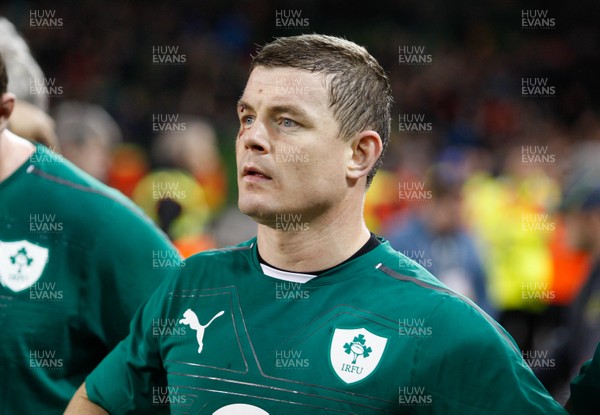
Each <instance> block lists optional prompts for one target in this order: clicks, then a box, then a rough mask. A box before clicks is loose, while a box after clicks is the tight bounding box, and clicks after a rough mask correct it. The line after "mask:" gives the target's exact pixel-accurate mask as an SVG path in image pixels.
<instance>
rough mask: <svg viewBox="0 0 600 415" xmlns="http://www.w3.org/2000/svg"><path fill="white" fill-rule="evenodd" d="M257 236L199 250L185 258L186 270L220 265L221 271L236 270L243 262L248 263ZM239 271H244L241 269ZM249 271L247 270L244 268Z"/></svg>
mask: <svg viewBox="0 0 600 415" xmlns="http://www.w3.org/2000/svg"><path fill="white" fill-rule="evenodd" d="M255 243H256V238H252V239H250V240H247V241H244V242H241V243H239V244H237V245H233V246H226V247H223V248H217V249H210V250H207V251H202V252H198V253H196V254H194V255H192V256H190V257H189V258H187V259H186V260H185V270H186V271H198V270H200V269H206V268H209V269H210V268H211V267H220V269H221V272H225V271H228V270H235V269H236V268H239V267H240V266H241V264H247V265H249V264H248V260H249V258H250V255H251V252H252V249H253V247H254V244H255ZM239 271H242V270H241V269H239ZM244 271H246V272H247V270H244Z"/></svg>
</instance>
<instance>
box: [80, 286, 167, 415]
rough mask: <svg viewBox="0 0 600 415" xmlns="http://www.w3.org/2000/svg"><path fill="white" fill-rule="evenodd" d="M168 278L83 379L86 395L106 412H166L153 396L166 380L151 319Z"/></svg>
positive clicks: (162, 303)
mask: <svg viewBox="0 0 600 415" xmlns="http://www.w3.org/2000/svg"><path fill="white" fill-rule="evenodd" d="M173 278H175V276H173ZM171 282H172V279H171V278H169V279H167V280H165V281H164V282H163V284H161V285H160V286H159V287H158V288H157V290H156V291H155V292H154V294H152V296H151V297H150V298H149V299H148V300H147V301H146V302H144V303H143V304H142V306H141V307H140V308H139V309H138V311H137V312H136V313H135V315H134V317H133V319H132V321H131V325H130V332H129V335H128V336H127V337H126V338H125V339H124V340H123V341H121V342H120V343H119V344H118V345H117V347H115V348H114V349H113V350H112V352H110V353H109V354H108V355H107V356H106V357H105V358H104V360H102V362H100V364H99V365H98V366H97V367H96V368H95V369H94V370H93V371H92V373H90V374H89V376H88V377H87V379H86V381H85V384H86V392H87V394H88V398H89V399H90V400H91V401H92V402H94V403H96V404H97V405H100V406H101V407H103V408H104V409H105V410H107V411H108V412H110V413H114V414H137V413H139V414H145V413H158V414H160V413H163V412H162V411H165V412H164V413H168V408H167V407H165V406H164V405H163V406H161V405H157V402H155V400H156V399H154V398H155V397H156V396H159V395H160V392H161V390H163V389H164V388H166V385H167V381H166V373H165V371H164V369H163V366H162V361H161V357H160V343H159V339H158V338H157V337H156V336H154V335H153V332H152V322H153V321H155V319H160V318H161V316H162V315H164V314H163V313H164V310H165V307H166V302H167V296H168V293H169V292H171ZM157 391H158V392H157Z"/></svg>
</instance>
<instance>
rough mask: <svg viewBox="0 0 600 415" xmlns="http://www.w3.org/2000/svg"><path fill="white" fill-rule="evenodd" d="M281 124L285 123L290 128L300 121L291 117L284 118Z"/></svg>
mask: <svg viewBox="0 0 600 415" xmlns="http://www.w3.org/2000/svg"><path fill="white" fill-rule="evenodd" d="M281 125H283V126H284V127H286V128H290V127H297V126H298V123H297V122H296V121H293V120H290V119H289V118H284V119H283V120H281Z"/></svg>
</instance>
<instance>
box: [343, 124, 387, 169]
mask: <svg viewBox="0 0 600 415" xmlns="http://www.w3.org/2000/svg"><path fill="white" fill-rule="evenodd" d="M382 151H383V143H382V142H381V137H379V134H377V132H375V131H371V130H368V131H363V132H361V133H358V134H357V135H356V136H355V137H353V138H352V140H351V142H350V147H349V148H348V156H349V157H348V160H347V163H346V177H347V178H348V179H350V180H358V179H360V178H361V177H366V176H367V175H368V174H369V172H370V171H371V169H372V168H373V166H374V165H375V163H376V162H377V159H379V156H380V155H381V152H382Z"/></svg>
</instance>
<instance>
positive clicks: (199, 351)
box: [86, 239, 566, 415]
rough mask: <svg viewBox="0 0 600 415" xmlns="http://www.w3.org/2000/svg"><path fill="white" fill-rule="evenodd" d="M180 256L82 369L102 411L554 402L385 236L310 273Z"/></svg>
mask: <svg viewBox="0 0 600 415" xmlns="http://www.w3.org/2000/svg"><path fill="white" fill-rule="evenodd" d="M311 277H312V276H308V275H305V274H298V273H288V272H283V271H279V270H275V269H273V268H270V267H268V266H266V265H264V264H260V263H259V260H258V256H257V248H256V240H255V239H253V240H250V241H248V242H245V243H242V244H240V245H238V246H237V247H234V248H232V249H225V250H216V251H211V252H205V253H200V254H197V255H195V256H193V257H191V258H189V259H188V260H186V266H185V268H181V269H180V270H179V271H178V272H177V273H176V275H175V276H174V277H173V278H170V279H169V280H167V281H165V283H163V284H162V285H161V286H160V287H159V288H158V289H157V290H156V291H155V292H154V294H153V295H152V297H151V298H150V299H149V300H148V301H147V302H146V303H145V304H144V305H143V306H142V307H141V308H140V310H138V312H137V313H136V316H135V317H134V319H133V320H132V324H131V332H130V334H129V336H128V337H127V338H126V339H125V340H124V341H123V342H121V343H120V344H119V345H118V346H117V347H116V348H115V350H114V351H113V352H111V353H110V354H109V355H108V356H107V358H106V359H105V360H104V361H103V362H102V363H101V364H100V365H99V366H98V367H97V368H96V369H95V370H94V371H93V372H92V373H91V374H90V376H88V378H87V379H86V390H87V393H88V396H89V398H90V400H92V401H93V402H95V403H97V404H99V405H101V406H102V407H104V408H105V409H106V410H108V411H109V412H111V413H113V414H124V413H141V414H147V413H148V414H149V413H159V412H161V410H164V411H169V410H170V412H171V413H173V414H216V415H231V414H245V415H253V414H263V415H264V414H271V415H273V414H285V415H295V414H304V415H306V414H443V415H452V414H468V415H481V414H502V415H506V414H515V415H516V414H527V415H534V414H539V415H542V414H544V415H548V414H564V413H566V412H564V410H563V409H562V408H561V407H560V405H559V404H558V403H556V402H555V401H554V400H552V398H551V397H550V396H549V395H548V393H547V392H546V390H545V389H544V388H543V387H542V385H541V384H540V383H539V382H538V380H537V379H536V377H535V376H534V374H533V373H532V372H531V370H530V369H529V368H528V367H527V365H526V364H525V363H524V361H523V359H522V358H521V355H520V353H519V350H518V349H517V347H516V346H515V343H514V342H513V340H512V339H511V338H510V337H509V335H508V334H507V333H506V332H505V331H504V330H503V329H502V328H501V327H499V326H498V324H497V323H495V322H494V321H493V320H492V319H491V318H490V317H488V316H486V315H485V314H483V312H482V311H480V310H479V309H477V308H476V307H475V306H473V305H472V304H470V303H468V302H467V301H466V300H464V299H462V298H460V297H458V296H457V295H456V294H454V293H453V292H451V291H450V290H449V289H448V288H446V287H445V286H444V285H442V284H441V283H440V282H439V281H438V280H436V279H435V278H434V277H432V276H431V275H430V274H428V273H427V271H425V270H424V269H423V268H422V267H420V266H419V265H417V264H416V263H415V262H413V261H411V260H409V259H408V258H406V257H405V256H403V255H401V254H399V253H398V252H396V251H394V250H393V249H392V248H391V247H390V245H389V243H388V242H385V241H384V242H383V243H382V244H380V245H379V246H378V247H376V248H375V249H373V250H371V251H369V252H368V253H366V254H364V255H362V256H360V257H357V258H355V259H353V260H351V261H348V262H346V263H343V264H341V265H339V266H338V267H336V268H334V269H331V270H329V271H326V272H324V273H322V274H320V275H319V276H318V277H315V278H311Z"/></svg>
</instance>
